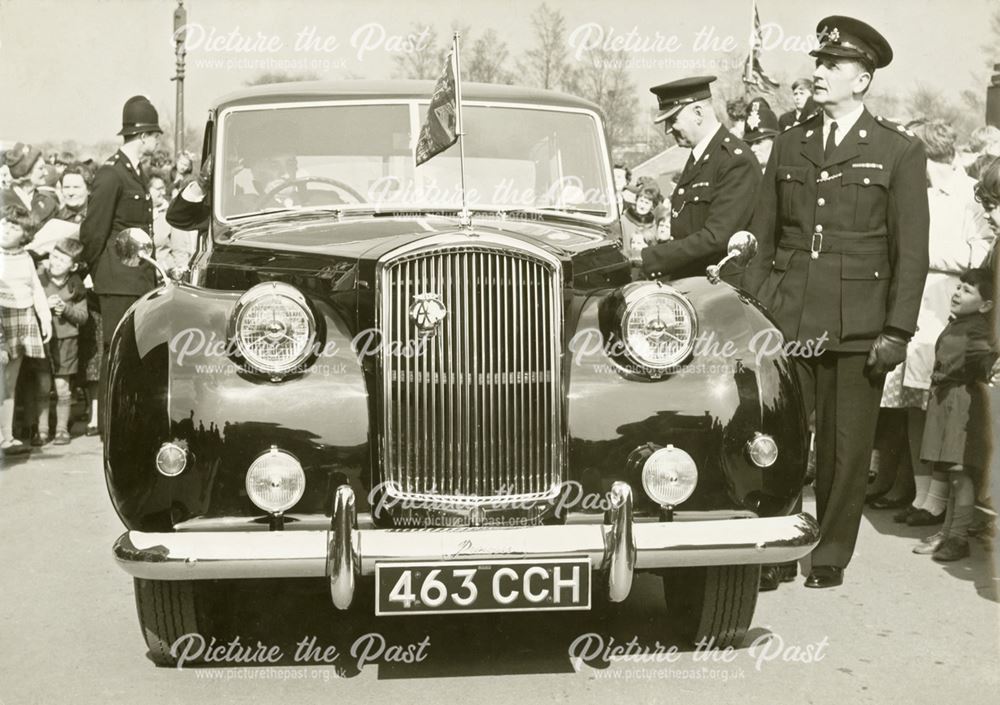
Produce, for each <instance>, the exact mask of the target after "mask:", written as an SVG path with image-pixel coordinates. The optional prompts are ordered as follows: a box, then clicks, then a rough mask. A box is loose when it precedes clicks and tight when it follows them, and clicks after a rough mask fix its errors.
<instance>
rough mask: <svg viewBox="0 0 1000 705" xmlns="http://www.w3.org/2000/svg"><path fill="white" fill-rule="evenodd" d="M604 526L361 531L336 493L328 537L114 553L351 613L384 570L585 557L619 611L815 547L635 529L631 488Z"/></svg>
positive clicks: (621, 490)
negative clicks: (289, 585) (310, 593)
mask: <svg viewBox="0 0 1000 705" xmlns="http://www.w3.org/2000/svg"><path fill="white" fill-rule="evenodd" d="M611 499H612V509H611V512H610V518H611V522H610V523H609V524H571V525H561V526H531V527H510V528H456V529H426V530H421V529H358V528H357V514H356V510H355V504H354V491H353V490H351V488H350V487H347V486H341V487H339V488H338V489H337V493H336V495H335V501H334V512H333V519H332V522H331V526H330V529H329V530H328V531H264V532H259V531H231V532H225V531H220V532H214V531H201V532H176V533H174V532H171V533H144V532H141V531H128V532H126V533H124V534H122V535H121V536H120V537H119V538H118V540H117V541H116V542H115V545H114V555H115V559H116V560H117V561H118V564H119V565H120V566H121V567H122V569H124V570H125V572H127V573H128V574H129V575H132V576H134V577H136V578H145V579H147V580H215V579H236V578H243V579H245V578H310V577H312V578H328V579H329V581H330V593H331V596H332V598H333V603H334V604H335V605H336V606H337V607H339V608H341V609H346V608H348V607H350V605H351V602H352V601H353V599H354V585H355V580H356V579H357V577H358V576H362V575H373V574H374V573H375V564H376V563H379V562H388V561H444V560H461V559H476V560H482V561H483V562H484V563H486V562H489V561H490V560H501V559H510V558H532V557H538V558H541V557H546V558H557V557H568V556H586V557H587V558H588V560H589V561H590V565H591V567H592V568H593V569H594V570H596V571H601V572H603V573H605V574H606V576H607V586H608V589H607V593H608V594H607V597H608V599H609V600H610V601H612V602H621V601H623V600H624V599H625V598H626V597H628V594H629V591H630V590H631V588H632V576H633V575H634V573H635V571H637V570H652V569H657V568H677V567H686V566H712V565H739V564H754V563H783V562H785V561H794V560H798V559H799V558H802V557H803V556H805V555H806V554H807V553H809V552H810V551H811V550H812V549H813V547H814V546H815V545H816V543H817V542H818V541H819V526H818V525H817V523H816V520H815V519H814V518H813V517H812V516H811V515H809V514H795V515H792V516H786V517H773V518H765V519H722V520H711V521H684V522H649V523H641V522H640V523H636V522H633V518H632V489H631V487H629V485H627V484H626V483H624V482H618V483H615V485H614V487H613V488H612V490H611Z"/></svg>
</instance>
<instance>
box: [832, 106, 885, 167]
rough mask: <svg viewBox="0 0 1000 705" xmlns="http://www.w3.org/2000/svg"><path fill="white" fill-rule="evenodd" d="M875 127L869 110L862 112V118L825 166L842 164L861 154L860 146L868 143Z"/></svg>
mask: <svg viewBox="0 0 1000 705" xmlns="http://www.w3.org/2000/svg"><path fill="white" fill-rule="evenodd" d="M873 125H874V120H873V119H872V116H871V113H869V112H868V110H867V109H865V110H862V111H861V117H859V118H858V120H857V122H855V123H854V126H853V127H851V129H850V131H849V132H848V133H847V134H846V135H844V139H842V140H841V141H840V144H838V145H837V147H836V148H835V149H834V150H833V152H832V153H831V154H830V158H829V159H828V160H826V163H825V164H823V166H827V167H829V166H834V165H837V164H841V163H843V162H846V161H847V160H848V159H853V158H854V157H856V156H858V155H859V154H861V149H860V147H859V145H860V144H866V143H867V142H868V135H869V134H871V131H872V127H873Z"/></svg>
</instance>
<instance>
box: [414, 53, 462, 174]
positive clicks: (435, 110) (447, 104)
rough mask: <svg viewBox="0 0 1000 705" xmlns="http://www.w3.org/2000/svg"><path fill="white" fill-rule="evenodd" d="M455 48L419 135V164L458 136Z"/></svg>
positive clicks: (444, 148) (442, 149)
mask: <svg viewBox="0 0 1000 705" xmlns="http://www.w3.org/2000/svg"><path fill="white" fill-rule="evenodd" d="M455 74H456V71H455V50H454V48H453V49H452V50H451V51H450V52H448V60H447V62H446V63H445V67H444V71H442V72H441V78H439V79H438V81H437V83H436V84H434V94H433V95H432V96H431V104H430V107H429V108H428V110H427V121H426V122H425V123H424V124H423V125H422V126H421V128H420V136H419V137H418V138H417V148H416V158H417V166H420V165H421V164H423V163H424V162H426V161H427V160H428V159H430V158H431V157H433V156H434V155H435V154H440V153H441V152H443V151H444V150H446V149H448V147H450V146H452V145H453V144H455V142H456V141H457V140H458V98H457V92H456V89H455V82H456V78H455Z"/></svg>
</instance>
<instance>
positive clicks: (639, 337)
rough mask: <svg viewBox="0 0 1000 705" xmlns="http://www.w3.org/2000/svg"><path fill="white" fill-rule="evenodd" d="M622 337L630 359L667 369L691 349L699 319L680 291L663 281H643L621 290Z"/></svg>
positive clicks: (650, 366) (652, 366)
mask: <svg viewBox="0 0 1000 705" xmlns="http://www.w3.org/2000/svg"><path fill="white" fill-rule="evenodd" d="M623 294H624V298H625V313H624V314H623V315H622V320H621V337H622V340H623V342H624V343H625V350H626V354H627V355H628V357H629V358H631V359H632V361H633V362H635V363H637V364H639V365H641V366H643V367H645V368H648V369H652V370H667V369H670V368H672V367H676V366H677V365H679V364H680V363H681V362H683V361H684V360H685V359H686V358H687V357H688V355H690V354H691V351H692V350H693V349H694V343H695V338H696V337H697V335H698V319H697V316H696V315H695V311H694V307H693V306H692V305H691V302H690V301H688V300H687V297H685V296H684V295H683V294H681V293H679V292H677V291H676V290H674V289H673V288H671V287H668V286H664V285H663V284H659V283H656V284H650V283H642V284H638V285H636V286H634V287H633V288H631V289H630V290H627V291H624V292H623Z"/></svg>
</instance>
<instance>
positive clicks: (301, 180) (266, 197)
mask: <svg viewBox="0 0 1000 705" xmlns="http://www.w3.org/2000/svg"><path fill="white" fill-rule="evenodd" d="M310 182H316V183H319V184H328V185H330V186H333V187H334V188H336V189H339V190H340V191H343V192H344V193H346V194H347V195H349V196H350V197H351V198H353V199H354V201H355V202H356V203H364V202H365V197H364V196H362V195H361V194H360V193H358V192H357V191H355V190H354V189H353V188H351V187H350V186H349V185H347V184H345V183H344V182H343V181H338V180H337V179H331V178H329V177H326V176H292V177H289V178H287V179H283V180H282V181H280V182H279V183H278V184H277V185H275V186H273V187H272V188H269V189H268V190H267V192H266V193H265V194H263V195H262V196H261V197H260V199H259V200H258V202H257V208H263V207H264V206H265V205H267V204H268V203H270V202H271V201H272V200H274V199H275V195H276V194H278V193H279V192H281V191H284V190H285V189H286V188H288V187H290V186H304V185H305V184H308V183H310Z"/></svg>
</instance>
